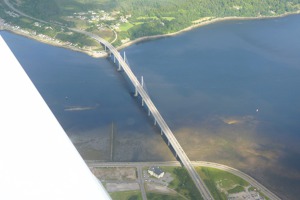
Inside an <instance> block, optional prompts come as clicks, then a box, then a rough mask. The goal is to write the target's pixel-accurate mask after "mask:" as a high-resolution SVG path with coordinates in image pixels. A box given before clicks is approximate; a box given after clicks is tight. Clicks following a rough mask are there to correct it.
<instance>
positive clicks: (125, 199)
mask: <svg viewBox="0 0 300 200" xmlns="http://www.w3.org/2000/svg"><path fill="white" fill-rule="evenodd" d="M109 195H110V196H111V198H112V199H113V200H142V195H141V192H140V191H125V192H112V193H110V194H109Z"/></svg>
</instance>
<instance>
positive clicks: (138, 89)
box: [75, 30, 213, 200]
mask: <svg viewBox="0 0 300 200" xmlns="http://www.w3.org/2000/svg"><path fill="white" fill-rule="evenodd" d="M75 31H77V32H81V33H83V34H86V35H89V36H90V37H92V38H94V39H95V40H97V41H98V42H99V43H101V44H102V45H103V46H104V47H105V49H106V50H107V51H109V53H110V54H111V56H113V59H114V62H116V61H118V65H119V68H118V70H122V69H123V70H124V72H125V73H126V75H127V76H128V78H129V80H130V81H131V83H132V84H133V86H134V88H135V96H138V95H140V97H141V99H142V105H146V106H147V108H148V115H150V114H152V116H153V118H154V124H155V125H156V124H157V125H158V126H159V127H160V129H161V135H163V134H164V135H165V137H166V138H167V142H168V146H170V145H171V146H172V148H173V149H174V151H175V153H176V157H178V158H179V160H180V161H181V163H182V165H183V166H184V167H185V168H186V169H187V171H188V173H189V175H190V176H191V178H192V180H193V181H194V183H195V185H196V187H197V189H198V190H199V191H200V193H201V195H202V197H203V199H205V200H210V199H213V197H212V195H211V194H210V192H209V190H208V189H207V187H206V186H205V184H204V182H203V180H202V179H201V178H200V176H199V175H198V173H197V172H196V170H195V168H194V167H193V165H192V163H191V161H190V159H189V158H188V157H187V155H186V154H185V152H184V150H183V149H182V147H181V146H180V144H179V142H178V141H177V139H176V138H175V136H174V134H173V133H172V131H171V130H170V128H169V126H168V125H167V123H166V122H165V120H164V119H163V117H162V116H161V114H160V113H159V111H158V110H157V108H156V106H155V105H154V103H153V102H152V100H151V99H150V97H149V95H148V94H147V92H146V91H145V90H144V88H143V84H141V83H140V82H139V81H138V79H137V78H136V76H135V75H134V73H133V72H132V70H131V69H130V67H129V66H128V64H127V63H126V62H125V60H124V59H125V55H124V59H123V58H122V56H121V55H120V53H119V52H118V50H117V49H116V48H115V47H114V46H113V45H112V44H110V43H109V42H107V41H106V40H104V39H103V38H101V37H98V36H96V35H94V34H92V33H88V32H85V31H79V30H75Z"/></svg>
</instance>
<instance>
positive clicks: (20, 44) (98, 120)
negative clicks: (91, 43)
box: [1, 15, 300, 199]
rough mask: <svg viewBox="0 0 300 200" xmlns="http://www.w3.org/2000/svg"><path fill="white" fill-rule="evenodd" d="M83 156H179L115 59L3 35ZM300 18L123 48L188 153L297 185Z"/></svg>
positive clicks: (268, 181)
mask: <svg viewBox="0 0 300 200" xmlns="http://www.w3.org/2000/svg"><path fill="white" fill-rule="evenodd" d="M1 34H2V36H3V37H4V38H5V39H6V41H7V42H8V44H9V45H10V47H11V48H12V49H13V51H14V53H15V54H16V56H17V57H18V58H19V60H20V62H21V63H22V65H23V66H24V67H25V69H26V71H27V73H28V74H29V75H30V77H31V78H32V80H33V82H34V83H35V84H36V85H37V87H38V89H39V90H40V92H41V93H42V95H43V97H44V98H45V99H46V101H47V103H48V105H49V107H50V108H51V109H52V110H53V112H54V114H55V115H56V117H57V118H58V119H59V121H60V123H61V124H62V126H63V127H64V129H65V130H66V132H67V133H68V135H69V136H70V138H71V140H72V141H73V142H74V144H75V145H76V147H77V149H78V150H79V151H80V153H81V155H82V156H83V157H84V158H85V159H100V160H107V161H109V160H110V159H111V158H110V144H111V140H110V135H111V124H112V123H114V124H115V125H114V126H115V129H116V131H115V132H114V141H113V144H114V152H113V160H115V161H146V160H174V158H173V156H172V154H171V152H170V150H168V148H167V147H166V144H165V143H164V141H162V139H161V137H160V135H159V131H158V130H157V129H156V128H155V127H154V126H153V121H151V119H149V118H147V116H146V113H145V112H144V110H143V109H142V108H141V106H140V104H139V103H140V102H137V101H136V100H135V99H134V97H132V94H131V92H132V91H133V90H132V88H131V87H130V86H129V84H128V83H127V82H126V81H125V80H124V78H123V77H122V76H120V74H119V73H118V72H116V68H113V66H112V64H111V62H109V61H108V60H106V59H93V58H90V57H88V56H86V55H83V54H81V53H76V52H72V51H69V50H65V49H61V48H56V47H51V46H48V45H44V44H40V43H38V42H35V41H32V40H28V39H25V38H23V37H20V36H16V35H13V34H10V33H7V32H1ZM299 35H300V16H299V15H296V16H289V17H284V18H278V19H268V20H255V21H227V22H222V23H216V24H212V25H208V26H205V27H201V28H199V29H195V30H193V31H190V32H188V33H184V34H181V35H178V36H176V37H171V38H164V39H159V40H154V41H149V42H145V43H140V44H137V45H134V46H131V47H129V48H127V49H126V54H127V57H128V59H129V62H130V65H131V67H132V69H133V71H134V72H135V73H136V74H137V76H138V77H140V76H141V75H143V76H144V80H145V83H146V87H147V90H148V92H149V94H150V96H151V98H152V99H153V101H154V103H155V104H156V105H157V107H158V109H159V110H160V112H161V114H162V115H163V117H165V120H166V121H167V123H168V124H169V126H170V128H171V130H173V131H174V134H175V135H176V137H177V138H178V140H179V142H180V143H181V145H182V146H183V148H184V149H185V151H186V152H187V154H188V156H189V157H190V158H191V159H192V160H207V161H214V162H219V163H224V164H227V165H230V166H233V167H236V168H239V169H242V170H243V171H245V172H247V173H249V174H251V175H252V176H254V177H255V178H256V179H258V180H259V181H260V182H262V183H263V184H264V185H266V186H268V187H269V188H270V189H272V190H273V191H274V192H275V193H277V194H279V195H280V197H282V198H284V199H297V192H298V191H299V190H300V161H299V160H300V159H299V158H300V147H299V145H298V144H299V142H300V136H299V130H300V123H299V120H300V90H299V85H300V56H299V52H300V40H299Z"/></svg>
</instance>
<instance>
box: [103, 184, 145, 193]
mask: <svg viewBox="0 0 300 200" xmlns="http://www.w3.org/2000/svg"><path fill="white" fill-rule="evenodd" d="M106 189H107V191H108V192H121V191H129V190H140V186H139V184H138V183H107V184H106Z"/></svg>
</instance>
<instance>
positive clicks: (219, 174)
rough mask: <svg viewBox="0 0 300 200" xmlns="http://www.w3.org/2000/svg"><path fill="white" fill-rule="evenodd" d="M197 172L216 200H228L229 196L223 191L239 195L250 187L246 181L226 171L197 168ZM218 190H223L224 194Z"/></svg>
mask: <svg viewBox="0 0 300 200" xmlns="http://www.w3.org/2000/svg"><path fill="white" fill-rule="evenodd" d="M196 170H197V172H198V173H199V175H200V177H201V178H202V179H203V181H204V182H205V184H206V186H207V187H208V189H209V191H210V192H211V194H212V195H213V197H214V199H215V200H218V199H220V200H223V199H224V200H225V199H227V195H226V194H225V193H224V192H223V191H226V192H227V193H238V192H241V191H244V187H247V186H249V183H248V182H247V181H245V180H244V179H242V178H240V177H238V176H235V175H233V174H231V173H229V172H226V171H222V170H219V169H214V168H208V167H197V168H196ZM218 188H221V189H222V192H221V191H220V189H218Z"/></svg>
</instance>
